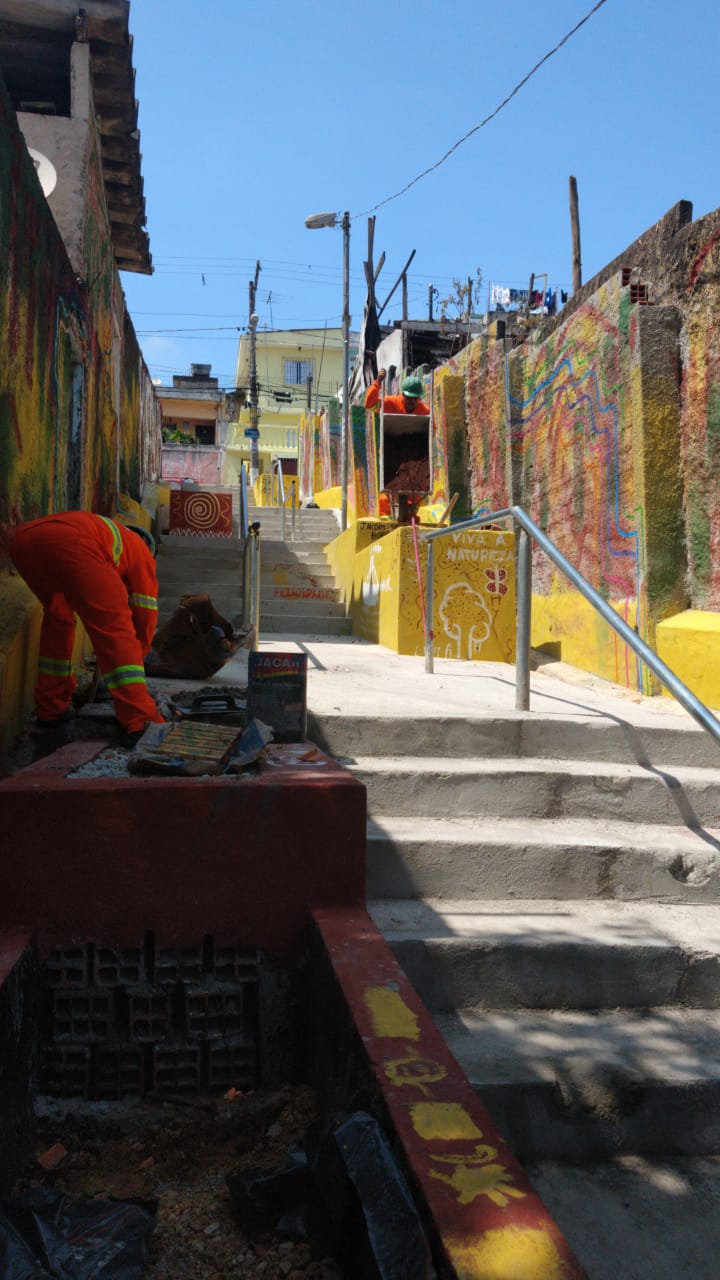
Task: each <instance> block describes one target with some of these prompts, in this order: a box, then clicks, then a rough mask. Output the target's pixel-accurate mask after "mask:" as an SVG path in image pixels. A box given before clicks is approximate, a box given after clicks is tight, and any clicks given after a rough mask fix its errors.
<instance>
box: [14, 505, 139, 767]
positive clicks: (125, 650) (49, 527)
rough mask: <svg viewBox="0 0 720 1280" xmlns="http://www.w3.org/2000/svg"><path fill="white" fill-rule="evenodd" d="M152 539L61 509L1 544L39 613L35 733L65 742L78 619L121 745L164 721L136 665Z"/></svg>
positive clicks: (89, 514) (104, 520) (102, 519)
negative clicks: (106, 694) (5, 546)
mask: <svg viewBox="0 0 720 1280" xmlns="http://www.w3.org/2000/svg"><path fill="white" fill-rule="evenodd" d="M153 551H154V542H153V538H152V535H151V534H150V533H148V532H147V530H145V529H141V528H139V527H138V526H124V525H121V524H116V523H115V522H114V521H113V520H108V519H107V518H106V517H105V516H98V515H94V514H93V513H92V512H90V511H63V512H59V513H58V514H57V515H50V516H43V517H42V518H41V519H39V520H30V521H29V522H28V523H27V524H22V525H19V526H18V528H17V529H16V530H15V532H14V534H13V536H12V538H11V542H10V555H11V558H12V561H13V563H14V564H15V566H16V568H17V570H18V572H19V573H20V574H22V576H23V578H24V579H25V581H26V582H27V584H28V586H29V587H30V589H31V591H33V592H34V593H35V595H36V596H37V597H38V599H39V600H40V602H41V604H42V606H43V620H42V628H41V631H40V662H39V675H38V682H37V685H36V687H35V704H36V711H37V717H38V720H37V723H38V728H39V729H40V730H43V729H47V730H50V731H52V730H53V729H55V730H57V729H58V727H59V726H61V725H65V726H68V728H66V729H65V730H64V731H63V732H61V733H60V734H59V735H58V741H59V742H62V741H70V740H71V739H72V736H73V735H72V730H71V725H70V722H71V720H72V711H71V700H72V695H73V690H74V688H75V677H74V675H73V671H72V652H73V644H74V638H75V617H74V615H75V614H77V615H78V617H79V618H80V619H81V621H82V622H83V624H84V626H85V629H86V631H87V633H88V636H89V638H90V641H91V643H92V645H93V648H94V650H95V658H96V661H97V665H98V668H99V670H100V671H101V672H102V675H103V676H104V678H105V684H106V685H107V688H108V690H109V691H110V693H111V694H112V697H113V701H114V703H115V715H116V717H117V719H118V721H119V723H120V725H121V727H122V728H123V730H124V731H125V735H126V739H127V741H128V742H129V743H130V742H132V741H136V740H137V738H138V737H139V736H140V734H141V733H142V731H143V730H144V729H145V726H146V723H147V722H148V721H149V720H152V721H155V722H162V721H163V719H164V717H163V716H162V715H161V713H160V711H159V710H158V708H157V705H156V703H155V701H154V699H153V698H152V697H151V695H150V693H149V692H148V688H147V685H146V683H145V669H144V658H145V654H146V653H147V652H148V650H149V649H150V645H151V643H152V638H153V635H154V634H155V627H156V624H157V574H156V571H155V559H154V554H153Z"/></svg>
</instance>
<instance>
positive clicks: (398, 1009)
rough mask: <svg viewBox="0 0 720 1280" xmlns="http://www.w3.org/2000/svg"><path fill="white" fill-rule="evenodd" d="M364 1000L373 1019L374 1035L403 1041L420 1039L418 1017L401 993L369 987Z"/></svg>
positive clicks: (387, 988)
mask: <svg viewBox="0 0 720 1280" xmlns="http://www.w3.org/2000/svg"><path fill="white" fill-rule="evenodd" d="M364 999H365V1004H366V1005H367V1007H368V1009H369V1011H370V1016H371V1018H372V1023H373V1035H376V1036H389V1037H391V1038H393V1039H403V1040H419V1039H420V1027H419V1025H418V1020H417V1017H416V1015H415V1014H414V1013H413V1011H412V1009H410V1008H409V1007H408V1005H406V1003H405V1001H404V1000H403V998H402V996H401V995H400V992H399V991H393V990H392V989H391V988H390V987H367V988H366V990H365V994H364Z"/></svg>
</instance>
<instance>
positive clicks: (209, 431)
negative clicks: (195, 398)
mask: <svg viewBox="0 0 720 1280" xmlns="http://www.w3.org/2000/svg"><path fill="white" fill-rule="evenodd" d="M195 438H196V440H197V442H198V444H214V443H215V424H214V423H213V422H206V423H204V424H203V423H201V422H199V423H198V424H197V426H196V428H195Z"/></svg>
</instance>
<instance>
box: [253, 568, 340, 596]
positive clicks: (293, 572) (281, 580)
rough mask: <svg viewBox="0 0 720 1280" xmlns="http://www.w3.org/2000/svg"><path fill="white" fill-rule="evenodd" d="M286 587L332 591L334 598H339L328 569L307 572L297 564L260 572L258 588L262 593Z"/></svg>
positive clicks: (338, 591) (338, 592)
mask: <svg viewBox="0 0 720 1280" xmlns="http://www.w3.org/2000/svg"><path fill="white" fill-rule="evenodd" d="M286 587H290V588H295V587H297V588H300V589H307V590H308V591H311V590H314V591H332V592H333V596H332V598H333V599H334V600H337V599H339V597H340V590H339V588H338V587H336V586H335V579H334V577H333V575H332V574H331V573H330V571H329V570H325V572H320V573H317V572H314V571H313V572H312V573H311V572H309V571H308V570H306V569H302V568H301V567H300V566H298V565H294V566H292V567H289V568H287V569H281V570H276V571H271V570H268V571H266V572H265V573H261V574H260V589H261V591H262V592H263V593H264V594H269V593H271V592H272V591H275V590H277V591H281V590H283V589H284V588H286Z"/></svg>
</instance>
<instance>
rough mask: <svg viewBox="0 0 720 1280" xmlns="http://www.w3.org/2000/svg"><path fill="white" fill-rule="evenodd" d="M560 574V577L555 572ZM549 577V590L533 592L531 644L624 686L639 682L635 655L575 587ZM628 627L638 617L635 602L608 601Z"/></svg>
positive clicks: (633, 686) (639, 683) (634, 685)
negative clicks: (551, 583)
mask: <svg viewBox="0 0 720 1280" xmlns="http://www.w3.org/2000/svg"><path fill="white" fill-rule="evenodd" d="M556 577H557V578H558V579H560V578H561V575H560V574H557V575H556ZM562 583H563V585H562V587H561V586H560V585H559V582H558V583H556V582H553V589H552V593H551V594H550V595H538V594H537V592H533V597H532V626H531V631H530V643H531V645H532V647H533V648H534V649H545V650H546V651H547V652H550V653H553V654H554V656H555V657H557V658H561V659H562V661H563V662H569V663H571V665H572V666H575V667H580V668H582V670H584V671H592V672H594V673H595V674H597V675H599V676H602V678H603V679H604V680H612V681H613V682H614V683H615V684H622V685H625V686H626V687H627V688H640V687H642V672H641V670H640V662H639V659H637V658H636V657H635V654H634V653H632V652H631V650H630V649H629V648H628V646H627V645H626V644H625V643H624V641H623V640H621V639H620V637H619V636H618V635H617V634H616V633H615V632H614V631H613V629H612V627H609V626H608V624H607V623H606V622H605V621H604V620H603V618H602V617H601V616H600V614H599V613H597V612H596V611H595V609H594V608H593V607H592V605H590V604H588V602H587V600H585V598H584V597H583V596H581V595H580V592H579V591H576V590H575V589H574V588H572V589H568V585H567V580H566V579H564V578H563V580H562ZM608 603H609V604H610V605H611V606H612V608H613V609H615V612H616V613H617V615H618V617H620V618H622V620H623V622H626V623H627V624H628V626H629V627H634V626H635V623H636V621H637V602H636V601H635V600H633V599H630V598H624V599H623V600H622V601H617V600H610V601H609V602H608Z"/></svg>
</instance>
